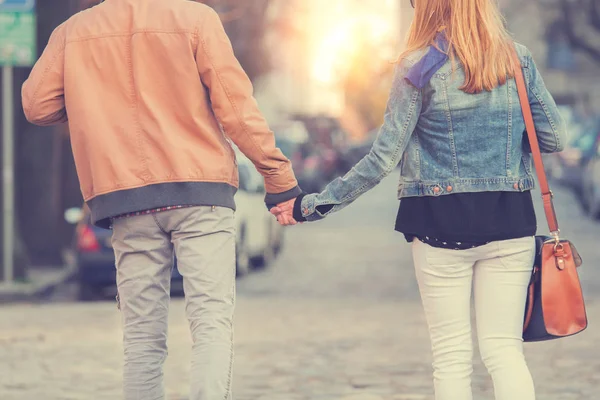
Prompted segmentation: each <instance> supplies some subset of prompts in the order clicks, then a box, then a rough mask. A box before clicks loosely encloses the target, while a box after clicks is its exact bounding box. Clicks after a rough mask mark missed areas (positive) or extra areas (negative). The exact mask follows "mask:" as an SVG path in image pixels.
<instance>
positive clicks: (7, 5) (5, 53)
mask: <svg viewBox="0 0 600 400" xmlns="http://www.w3.org/2000/svg"><path fill="white" fill-rule="evenodd" d="M34 6H35V2H34V1H33V0H0V66H1V65H10V66H17V67H25V66H31V65H33V64H34V63H35V60H36V55H37V54H36V18H35V10H34ZM8 10H12V11H8Z"/></svg>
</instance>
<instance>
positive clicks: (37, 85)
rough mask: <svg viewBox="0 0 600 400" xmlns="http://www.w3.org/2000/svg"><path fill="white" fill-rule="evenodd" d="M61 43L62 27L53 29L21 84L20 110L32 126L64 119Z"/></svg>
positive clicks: (63, 49)
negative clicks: (21, 104) (37, 58)
mask: <svg viewBox="0 0 600 400" xmlns="http://www.w3.org/2000/svg"><path fill="white" fill-rule="evenodd" d="M65 42H66V39H65V25H64V24H63V25H60V26H59V27H58V28H56V29H55V30H54V32H53V33H52V35H51V36H50V41H49V42H48V45H47V46H46V49H45V50H44V52H43V53H42V56H41V57H40V59H39V60H38V61H37V63H36V64H35V65H34V67H33V69H32V71H31V74H30V75H29V78H28V79H27V80H26V81H25V83H24V84H23V88H22V93H21V97H22V100H23V111H24V112H25V116H26V117H27V120H28V121H29V122H31V123H33V124H36V125H42V126H46V125H55V124H60V123H63V122H67V120H68V118H67V110H66V108H65V86H64V67H65V57H64V52H65V44H66V43H65Z"/></svg>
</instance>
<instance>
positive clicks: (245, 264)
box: [236, 150, 284, 275]
mask: <svg viewBox="0 0 600 400" xmlns="http://www.w3.org/2000/svg"><path fill="white" fill-rule="evenodd" d="M236 156H237V163H238V169H239V174H240V190H239V191H238V193H237V195H236V204H237V211H236V228H237V260H238V261H237V264H238V267H237V268H238V274H240V275H241V274H244V273H247V272H249V271H250V269H252V268H256V267H264V266H267V265H269V264H270V263H271V262H272V261H273V260H274V259H275V257H276V256H277V255H278V254H279V253H280V251H281V249H282V248H283V240H284V230H283V227H282V226H281V225H279V223H278V222H277V219H276V218H275V217H273V215H271V214H270V213H269V212H268V210H267V208H266V206H265V194H266V192H265V186H264V178H263V177H262V175H260V174H259V173H258V171H256V168H255V167H254V165H253V164H252V162H251V161H250V160H248V158H246V156H244V155H243V154H242V153H241V152H240V151H239V150H236Z"/></svg>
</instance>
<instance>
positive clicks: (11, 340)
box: [0, 175, 600, 400]
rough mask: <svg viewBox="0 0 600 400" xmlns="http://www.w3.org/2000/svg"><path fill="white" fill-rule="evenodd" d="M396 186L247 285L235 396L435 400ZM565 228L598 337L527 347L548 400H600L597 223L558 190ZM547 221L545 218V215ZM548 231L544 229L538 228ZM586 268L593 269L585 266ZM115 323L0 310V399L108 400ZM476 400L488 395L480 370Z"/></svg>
mask: <svg viewBox="0 0 600 400" xmlns="http://www.w3.org/2000/svg"><path fill="white" fill-rule="evenodd" d="M397 179H398V177H397V175H394V176H393V177H391V178H389V179H387V180H386V181H384V182H383V183H382V184H381V185H380V186H379V187H378V188H376V189H375V190H373V191H372V192H371V193H369V194H367V195H365V196H364V197H363V198H361V199H360V200H359V201H357V202H356V203H355V204H354V205H352V206H351V207H349V208H348V209H347V210H345V211H344V212H342V213H339V214H337V215H333V216H331V217H329V218H328V219H327V220H325V221H322V222H319V223H316V224H305V225H302V226H299V227H294V228H290V229H289V230H288V231H287V241H286V248H285V250H284V252H283V254H282V255H281V257H280V258H279V259H278V260H277V262H276V263H275V265H273V266H271V268H269V269H266V270H264V271H260V272H258V273H255V274H252V275H250V276H247V277H246V278H243V279H241V280H240V281H239V282H238V292H239V294H238V308H237V314H236V348H235V350H236V363H235V374H234V398H235V399H236V400H342V399H343V400H350V399H354V400H425V399H432V398H433V394H432V393H433V392H432V383H431V356H430V350H429V341H428V338H427V329H426V326H425V321H424V317H423V314H422V311H421V307H420V304H419V298H418V291H417V287H416V283H415V277H414V272H413V269H412V262H411V256H410V247H409V245H408V244H406V243H405V242H404V241H403V237H402V236H401V235H400V234H398V233H396V232H394V231H393V223H394V219H395V213H396V211H397V205H398V202H397V201H396V200H394V198H395V192H396V190H395V187H396V181H397ZM555 192H556V195H557V211H558V216H559V220H560V222H561V223H562V231H563V233H564V234H565V236H566V237H569V238H571V239H572V240H573V241H574V242H575V243H576V244H577V246H578V249H579V251H580V253H581V254H582V256H583V257H584V266H583V267H582V269H581V276H582V279H583V280H584V290H585V294H586V296H587V301H588V306H589V309H588V311H589V316H590V320H591V326H590V328H589V329H588V330H587V331H586V332H584V333H583V334H581V335H579V336H577V337H574V338H569V339H563V340H558V341H554V342H549V343H541V344H531V345H527V346H526V351H527V356H528V360H529V363H530V367H531V370H532V373H533V375H534V378H535V380H536V384H537V387H538V393H539V398H540V399H542V400H571V399H573V400H575V399H586V400H587V399H593V398H596V397H597V388H598V387H599V384H600V375H598V374H597V373H596V372H597V371H598V370H599V369H600V357H599V355H600V351H599V350H598V347H597V345H596V344H597V343H598V341H599V340H600V329H598V328H597V327H596V325H595V321H597V320H598V319H599V317H600V302H599V300H600V271H598V270H597V269H596V268H595V265H594V261H593V260H598V259H600V258H599V257H600V246H598V245H597V244H596V238H597V237H598V236H599V234H600V224H598V223H595V222H593V221H590V220H589V219H587V218H585V217H583V216H582V215H581V213H580V211H579V208H578V207H577V204H576V202H575V200H574V198H573V197H572V196H571V195H570V194H569V193H568V192H567V191H566V190H564V189H560V188H557V190H555ZM539 215H540V217H541V216H542V214H539ZM539 225H540V227H541V228H542V229H540V231H541V232H544V231H545V229H544V228H545V226H544V222H543V220H541V218H540V223H539ZM586 261H587V262H586ZM120 340H121V333H120V316H119V312H118V310H117V309H116V306H115V304H114V303H113V302H110V301H108V302H104V303H102V302H101V303H92V304H85V303H83V304H82V303H79V304H78V303H74V302H51V303H48V304H37V305H17V306H7V307H3V308H2V309H0V360H2V363H0V399H1V400H33V399H43V400H71V399H72V400H75V399H81V400H87V399H94V400H103V399H107V400H108V399H111V400H112V399H118V398H120V393H121V387H120V385H121V383H120V382H121V352H122V347H121V343H120ZM169 346H170V354H169V359H168V361H167V364H166V367H165V371H166V372H165V374H166V386H167V399H171V400H183V399H186V395H187V389H188V384H187V382H188V380H189V361H190V360H189V346H190V337H189V332H188V329H187V323H186V321H185V317H184V309H183V301H182V299H174V300H173V302H172V306H171V325H170V339H169ZM473 386H474V391H475V398H476V399H478V400H491V399H493V389H492V385H491V381H490V380H489V378H488V376H487V374H486V372H485V370H484V368H483V366H482V364H481V362H479V361H477V363H476V368H475V374H474V384H473Z"/></svg>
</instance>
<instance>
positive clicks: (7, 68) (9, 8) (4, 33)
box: [0, 0, 37, 284]
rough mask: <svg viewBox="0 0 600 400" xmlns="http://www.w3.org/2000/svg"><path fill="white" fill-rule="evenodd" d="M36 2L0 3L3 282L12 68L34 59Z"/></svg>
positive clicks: (11, 225) (9, 250) (11, 218)
mask: <svg viewBox="0 0 600 400" xmlns="http://www.w3.org/2000/svg"><path fill="white" fill-rule="evenodd" d="M35 44H36V18H35V0H0V66H2V217H3V218H2V219H3V221H2V236H3V240H2V241H3V244H2V249H3V254H2V269H3V271H4V274H3V280H4V282H5V283H8V284H10V283H12V281H13V278H14V247H15V244H14V240H13V236H14V230H15V209H14V205H15V191H14V190H15V183H14V180H15V171H14V168H15V165H14V164H15V163H14V135H15V124H14V122H15V121H14V116H15V113H14V97H15V96H14V93H13V83H14V79H13V78H14V75H13V67H20V66H30V65H33V64H34V63H35V60H36V58H37V57H36V45H35Z"/></svg>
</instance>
